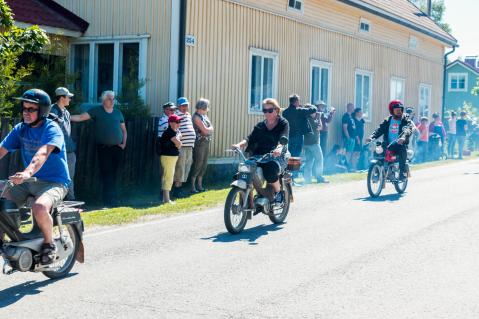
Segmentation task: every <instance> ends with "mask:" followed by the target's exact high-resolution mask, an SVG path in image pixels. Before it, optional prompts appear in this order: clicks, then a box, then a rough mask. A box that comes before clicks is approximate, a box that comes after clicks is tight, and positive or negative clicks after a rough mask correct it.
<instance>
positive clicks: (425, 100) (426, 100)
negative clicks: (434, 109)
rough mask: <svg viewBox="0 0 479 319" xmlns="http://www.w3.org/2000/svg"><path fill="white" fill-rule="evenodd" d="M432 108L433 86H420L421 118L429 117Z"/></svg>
mask: <svg viewBox="0 0 479 319" xmlns="http://www.w3.org/2000/svg"><path fill="white" fill-rule="evenodd" d="M430 106H431V86H430V85H427V84H421V85H419V116H427V117H428V116H429V110H430Z"/></svg>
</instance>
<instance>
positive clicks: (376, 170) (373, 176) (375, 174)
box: [367, 164, 385, 198]
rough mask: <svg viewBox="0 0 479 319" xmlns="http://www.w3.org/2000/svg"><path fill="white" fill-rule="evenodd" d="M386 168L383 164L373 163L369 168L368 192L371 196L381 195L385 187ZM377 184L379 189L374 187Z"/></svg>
mask: <svg viewBox="0 0 479 319" xmlns="http://www.w3.org/2000/svg"><path fill="white" fill-rule="evenodd" d="M384 182H385V178H384V169H383V167H382V166H381V165H378V164H372V165H371V166H369V170H368V180H367V184H368V193H369V195H370V196H371V197H373V198H376V197H378V196H379V195H381V192H382V190H383V187H384ZM376 185H377V190H375V189H374V187H375V186H376Z"/></svg>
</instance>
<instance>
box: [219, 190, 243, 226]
mask: <svg viewBox="0 0 479 319" xmlns="http://www.w3.org/2000/svg"><path fill="white" fill-rule="evenodd" d="M245 200H246V198H245V193H244V191H243V190H241V189H239V188H237V187H233V188H232V189H231V190H230V192H229V193H228V196H227V197H226V202H225V210H224V220H225V226H226V229H227V230H228V232H229V233H230V234H233V235H234V234H239V233H241V232H242V231H243V229H244V227H245V226H246V221H247V217H248V216H247V213H246V212H245V211H244V210H242V209H241V210H240V211H238V208H239V206H243V203H244V201H245Z"/></svg>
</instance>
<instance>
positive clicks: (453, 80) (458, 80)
mask: <svg viewBox="0 0 479 319" xmlns="http://www.w3.org/2000/svg"><path fill="white" fill-rule="evenodd" d="M448 87H449V91H450V92H454V91H455V92H466V91H467V73H449V86H448Z"/></svg>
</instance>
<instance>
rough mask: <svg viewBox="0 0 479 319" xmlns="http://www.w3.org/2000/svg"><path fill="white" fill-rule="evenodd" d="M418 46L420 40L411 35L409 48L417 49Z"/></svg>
mask: <svg viewBox="0 0 479 319" xmlns="http://www.w3.org/2000/svg"><path fill="white" fill-rule="evenodd" d="M417 45H418V39H417V38H416V37H415V36H413V35H411V36H410V37H409V48H411V49H417Z"/></svg>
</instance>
